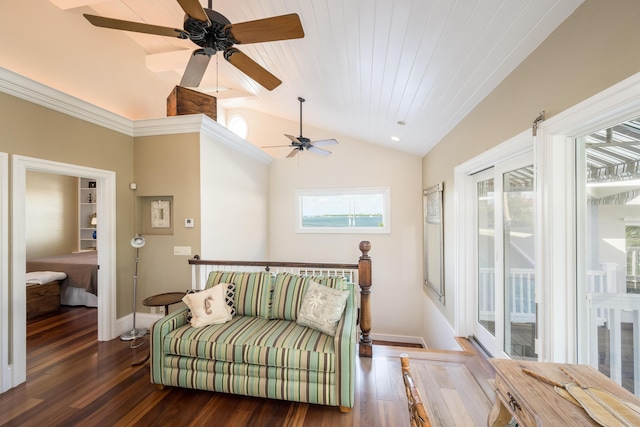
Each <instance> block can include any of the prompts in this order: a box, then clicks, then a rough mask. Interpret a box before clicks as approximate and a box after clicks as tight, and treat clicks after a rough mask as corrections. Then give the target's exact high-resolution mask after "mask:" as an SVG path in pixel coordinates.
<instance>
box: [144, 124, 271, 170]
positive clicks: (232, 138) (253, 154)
mask: <svg viewBox="0 0 640 427" xmlns="http://www.w3.org/2000/svg"><path fill="white" fill-rule="evenodd" d="M180 133H199V134H200V137H201V138H202V137H210V138H212V139H213V140H214V141H216V142H218V143H221V144H224V145H226V146H227V147H229V148H231V149H233V150H236V151H239V152H240V153H242V154H244V155H246V156H248V157H250V158H252V159H254V160H257V161H259V162H260V163H264V164H269V163H271V162H272V161H273V158H272V157H271V156H269V155H268V154H266V153H265V152H264V151H262V150H261V149H259V148H258V147H256V146H255V145H253V144H251V143H250V142H249V141H247V140H245V139H242V138H240V137H239V136H238V135H236V134H235V133H233V132H231V131H230V130H229V129H227V128H226V127H224V126H222V125H221V124H220V123H218V122H216V121H215V120H213V119H212V118H210V117H209V116H206V115H204V114H189V115H185V116H171V117H162V118H157V119H145V120H136V121H134V122H133V136H134V137H138V136H153V135H173V134H180ZM201 142H202V139H201Z"/></svg>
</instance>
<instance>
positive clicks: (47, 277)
mask: <svg viewBox="0 0 640 427" xmlns="http://www.w3.org/2000/svg"><path fill="white" fill-rule="evenodd" d="M66 278H67V274H66V273H63V272H60V271H32V272H30V273H27V285H44V284H45V283H49V282H55V281H56V280H64V279H66Z"/></svg>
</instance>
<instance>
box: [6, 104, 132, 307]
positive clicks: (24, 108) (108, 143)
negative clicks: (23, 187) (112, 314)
mask: <svg viewBox="0 0 640 427" xmlns="http://www.w3.org/2000/svg"><path fill="white" fill-rule="evenodd" d="M0 151H3V152H6V153H9V154H19V155H23V156H29V157H34V158H38V159H47V160H52V161H57V162H63V163H69V164H73V165H81V166H87V167H92V168H97V169H103V170H109V171H114V172H115V173H116V176H117V182H116V204H117V207H118V209H117V213H116V223H117V228H116V245H117V247H116V254H117V257H116V260H117V270H116V292H117V293H118V295H121V294H123V292H122V290H123V289H124V290H127V289H129V288H130V284H129V282H130V279H129V278H130V277H132V275H133V263H132V261H133V260H132V259H131V258H130V257H129V256H125V255H124V254H125V250H126V249H127V248H130V246H129V239H131V237H130V235H131V233H132V226H131V224H130V221H129V220H128V219H129V218H130V217H131V211H132V200H131V198H130V197H128V196H129V193H128V191H129V190H128V184H127V183H128V182H129V181H132V180H133V139H132V138H131V137H129V136H126V135H123V134H120V133H118V132H115V131H111V130H108V129H105V128H102V127H100V126H97V125H94V124H91V123H88V122H85V121H82V120H78V119H76V118H73V117H71V116H67V115H65V114H62V113H58V112H56V111H52V110H49V109H47V108H44V107H40V106H38V105H35V104H32V103H30V102H26V101H23V100H20V99H17V98H15V97H12V96H10V95H6V94H3V93H0ZM14 197H19V196H18V195H14ZM127 253H128V252H127ZM9 256H10V257H11V256H12V254H11V253H10V254H9ZM126 293H127V294H128V292H126ZM130 301H131V300H129V306H130V304H131V302H130ZM130 311H131V309H130V308H129V310H127V308H126V306H123V305H120V304H119V305H118V310H117V315H118V316H124V315H125V314H127V313H129V312H130Z"/></svg>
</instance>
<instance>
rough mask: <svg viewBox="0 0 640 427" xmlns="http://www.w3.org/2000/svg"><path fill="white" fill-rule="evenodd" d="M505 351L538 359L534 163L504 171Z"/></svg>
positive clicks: (524, 357) (513, 355)
mask: <svg viewBox="0 0 640 427" xmlns="http://www.w3.org/2000/svg"><path fill="white" fill-rule="evenodd" d="M503 200H504V203H503V209H502V221H503V222H502V230H503V235H504V244H503V248H504V250H503V266H504V278H505V287H504V307H505V310H504V313H505V322H504V323H505V325H506V328H505V343H504V344H505V345H504V350H505V352H506V353H507V354H508V355H509V356H511V357H512V358H514V359H533V360H537V358H538V356H537V354H536V352H535V338H536V305H535V295H536V287H535V279H534V278H535V260H534V225H535V224H534V208H535V205H534V201H535V193H534V179H533V167H532V166H525V167H523V168H519V169H516V170H512V171H509V172H506V173H504V174H503Z"/></svg>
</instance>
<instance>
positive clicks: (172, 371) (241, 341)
mask: <svg viewBox="0 0 640 427" xmlns="http://www.w3.org/2000/svg"><path fill="white" fill-rule="evenodd" d="M212 274H213V273H212ZM224 274H227V275H229V274H232V275H234V277H232V276H226V277H225V276H223V275H220V276H219V277H213V278H212V277H211V276H210V277H209V279H210V281H211V282H212V283H211V286H213V285H215V284H217V283H221V282H226V281H227V280H228V279H232V280H233V283H235V284H236V285H237V286H238V284H240V288H242V287H243V286H244V289H249V288H251V287H253V288H254V289H258V291H260V289H259V288H260V286H262V287H263V288H262V290H264V289H269V287H268V286H267V287H265V286H264V278H261V277H255V275H260V274H261V273H257V274H254V273H240V278H238V277H235V275H236V274H238V273H224ZM249 274H254V276H253V277H248V276H249ZM267 275H268V273H267ZM299 277H300V276H299ZM299 277H293V278H290V279H291V280H289V281H290V282H291V281H296V282H299V283H302V282H304V280H306V279H308V278H304V279H300V278H299ZM315 279H316V278H314V280H315ZM216 280H218V282H217V283H213V282H214V281H216ZM321 281H322V280H318V282H321ZM257 282H260V283H259V284H258V283H257ZM324 282H325V284H328V285H330V286H332V287H338V288H347V289H349V290H350V292H349V298H348V300H347V305H346V308H345V312H344V314H343V318H342V319H341V321H340V323H339V324H338V330H337V332H336V335H335V337H330V336H328V335H325V334H323V333H321V332H318V331H315V330H312V329H309V328H306V327H303V326H300V325H297V324H296V323H295V320H291V319H289V320H287V319H271V320H269V319H267V318H264V317H257V316H246V315H237V316H235V317H234V318H233V319H232V320H231V321H229V322H227V323H225V324H222V325H210V326H205V327H202V328H193V327H191V326H190V324H189V323H188V322H187V313H188V309H186V308H184V309H182V310H178V311H176V312H174V313H171V314H170V315H168V316H166V317H164V318H162V319H160V320H158V321H157V322H156V323H155V324H154V325H153V328H152V333H151V381H152V382H153V383H156V384H164V385H169V386H177V387H185V388H194V389H200V390H211V391H218V392H224V393H233V394H241V395H247V396H257V397H265V398H272V399H284V400H290V401H298V402H308V403H314V404H321V405H332V406H344V407H353V404H354V396H355V358H356V357H357V356H356V340H357V333H356V317H357V306H356V292H355V286H354V285H353V284H352V283H347V282H342V280H341V279H340V280H339V279H336V278H331V279H324ZM207 286H209V283H207ZM276 289H283V288H282V287H280V288H278V287H276ZM274 293H275V291H274ZM240 299H241V300H243V301H244V303H241V305H242V306H243V307H245V308H246V307H252V309H255V312H256V313H262V314H264V313H265V311H264V310H263V309H264V308H265V304H260V303H256V304H254V302H255V301H259V298H258V299H256V298H247V296H246V295H243V296H242V297H241V298H240ZM276 299H277V298H276V295H274V300H276ZM280 300H281V301H287V298H282V299H280ZM236 301H238V296H237V295H236ZM247 301H252V302H247ZM289 301H293V300H291V299H289ZM292 304H293V303H292ZM266 306H267V307H268V304H267V305H266ZM274 307H275V306H274ZM278 312H279V313H283V315H284V313H286V312H289V313H292V312H293V310H284V309H283V310H282V311H279V310H274V313H278Z"/></svg>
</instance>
